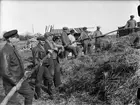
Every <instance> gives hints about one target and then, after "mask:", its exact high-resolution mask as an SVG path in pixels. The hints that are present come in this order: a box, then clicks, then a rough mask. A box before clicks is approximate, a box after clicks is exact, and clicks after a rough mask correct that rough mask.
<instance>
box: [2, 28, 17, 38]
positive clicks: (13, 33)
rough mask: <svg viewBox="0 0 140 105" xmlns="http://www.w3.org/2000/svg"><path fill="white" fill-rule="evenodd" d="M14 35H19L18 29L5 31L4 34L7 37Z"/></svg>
mask: <svg viewBox="0 0 140 105" xmlns="http://www.w3.org/2000/svg"><path fill="white" fill-rule="evenodd" d="M14 36H18V31H17V30H11V31H8V32H6V33H4V35H3V37H4V38H5V39H8V38H10V37H14Z"/></svg>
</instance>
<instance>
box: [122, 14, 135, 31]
mask: <svg viewBox="0 0 140 105" xmlns="http://www.w3.org/2000/svg"><path fill="white" fill-rule="evenodd" d="M136 26H137V22H136V20H134V15H131V16H130V20H128V21H127V23H126V25H125V28H130V33H132V32H134V30H135V29H134V28H135V27H136ZM132 28H133V29H132Z"/></svg>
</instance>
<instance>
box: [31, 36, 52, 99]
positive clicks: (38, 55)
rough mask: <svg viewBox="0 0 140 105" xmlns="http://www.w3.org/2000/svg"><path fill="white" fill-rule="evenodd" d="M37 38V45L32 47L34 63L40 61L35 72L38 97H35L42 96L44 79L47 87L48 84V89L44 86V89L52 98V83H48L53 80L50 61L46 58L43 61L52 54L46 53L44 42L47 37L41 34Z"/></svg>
mask: <svg viewBox="0 0 140 105" xmlns="http://www.w3.org/2000/svg"><path fill="white" fill-rule="evenodd" d="M37 40H38V44H37V46H35V47H34V48H33V49H32V54H33V61H34V64H35V65H37V64H39V63H40V66H39V68H38V69H37V70H36V72H35V92H36V93H37V97H35V98H36V99H38V98H40V97H41V85H42V81H43V83H44V85H45V86H46V87H47V86H48V90H46V89H44V88H42V89H43V90H44V91H45V92H46V93H48V94H49V95H50V98H52V90H51V89H50V85H48V83H50V82H52V78H51V76H50V75H49V70H48V66H49V61H48V59H46V60H45V61H44V62H42V61H41V60H42V59H43V58H44V57H46V56H48V58H49V56H50V55H49V54H48V55H46V51H45V49H44V45H43V42H44V41H45V38H44V37H43V36H39V37H37ZM50 84H51V83H50Z"/></svg>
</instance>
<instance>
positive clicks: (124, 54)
mask: <svg viewBox="0 0 140 105" xmlns="http://www.w3.org/2000/svg"><path fill="white" fill-rule="evenodd" d="M131 41H132V36H126V37H122V38H119V39H117V40H116V41H114V42H113V43H112V47H111V48H110V49H109V50H108V51H102V52H99V53H95V54H92V55H91V56H84V57H79V58H77V59H76V60H72V61H69V62H68V63H67V64H66V65H63V66H62V68H63V70H64V71H63V73H64V74H63V75H64V77H66V80H65V83H64V87H63V88H61V91H62V92H65V95H66V96H69V97H70V96H71V95H73V94H75V95H76V97H80V98H79V99H82V100H81V101H86V102H89V103H90V104H91V103H97V101H98V102H99V103H101V104H103V103H106V104H112V105H115V104H116V105H121V104H122V105H124V104H128V103H129V101H130V100H133V97H132V96H134V95H133V94H134V92H136V87H135V86H136V85H138V83H137V84H136V82H137V80H136V79H134V78H133V79H132V77H133V76H135V72H136V71H137V70H138V68H139V61H140V59H139V52H138V51H137V50H136V49H134V48H132V47H131V43H132V42H131ZM133 81H135V82H133ZM82 94H87V95H86V96H84V95H82Z"/></svg>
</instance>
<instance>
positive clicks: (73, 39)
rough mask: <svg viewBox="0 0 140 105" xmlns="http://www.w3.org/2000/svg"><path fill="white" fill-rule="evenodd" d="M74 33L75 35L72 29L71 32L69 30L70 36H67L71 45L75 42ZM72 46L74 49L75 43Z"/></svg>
mask: <svg viewBox="0 0 140 105" xmlns="http://www.w3.org/2000/svg"><path fill="white" fill-rule="evenodd" d="M74 33H75V31H74V30H73V29H72V30H70V34H69V35H68V37H69V39H70V42H71V43H73V42H74V41H75V37H74ZM72 46H74V47H76V42H75V43H73V44H72Z"/></svg>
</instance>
